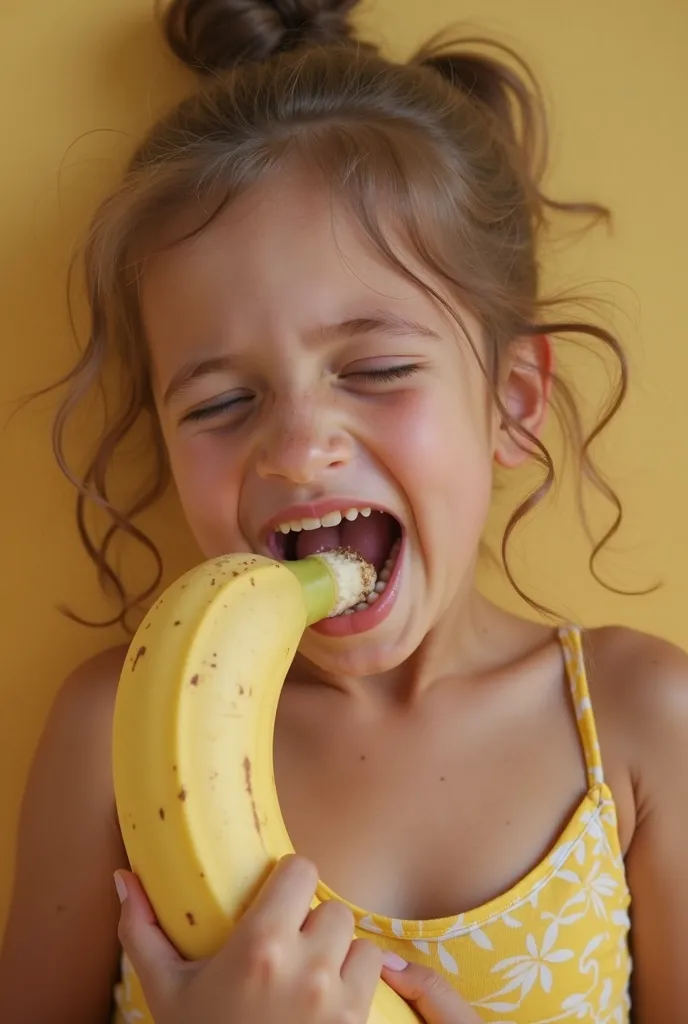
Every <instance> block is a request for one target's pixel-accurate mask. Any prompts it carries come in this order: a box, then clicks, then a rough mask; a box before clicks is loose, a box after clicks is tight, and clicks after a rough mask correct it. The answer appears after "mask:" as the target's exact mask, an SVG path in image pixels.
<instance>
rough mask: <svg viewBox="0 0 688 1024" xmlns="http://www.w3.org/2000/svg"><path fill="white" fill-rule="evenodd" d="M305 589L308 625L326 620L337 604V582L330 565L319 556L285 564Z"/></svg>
mask: <svg viewBox="0 0 688 1024" xmlns="http://www.w3.org/2000/svg"><path fill="white" fill-rule="evenodd" d="M283 564H284V565H285V566H286V568H287V569H289V571H290V572H293V574H294V576H296V578H297V580H298V581H299V583H300V584H301V586H302V587H303V597H304V601H305V602H306V625H307V626H312V625H313V623H314V622H320V620H321V619H326V618H327V616H328V615H329V614H330V612H331V611H332V609H333V608H334V607H335V605H336V604H337V601H338V599H339V593H338V588H337V582H336V579H335V576H334V574H333V572H332V569H331V568H330V566H329V565H328V563H327V562H326V561H325V560H324V559H323V558H319V557H318V556H317V555H312V556H310V557H309V558H300V559H299V560H298V561H297V562H284V563H283Z"/></svg>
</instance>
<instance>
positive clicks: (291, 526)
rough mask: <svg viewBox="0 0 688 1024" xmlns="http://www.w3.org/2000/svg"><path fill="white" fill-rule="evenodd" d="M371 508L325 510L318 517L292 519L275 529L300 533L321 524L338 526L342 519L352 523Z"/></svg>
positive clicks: (366, 514) (368, 513)
mask: <svg viewBox="0 0 688 1024" xmlns="http://www.w3.org/2000/svg"><path fill="white" fill-rule="evenodd" d="M372 511H373V510H372V509H371V508H348V509H346V511H345V512H327V513H326V514H325V515H324V516H321V517H320V519H294V520H292V521H291V522H289V523H280V524H279V526H278V527H277V529H278V530H279V531H280V533H290V532H291V531H292V530H293V531H294V533H300V532H301V530H318V529H320V527H321V526H339V524H340V523H341V521H342V519H348V520H349V522H350V523H353V521H354V519H358V517H359V516H365V517H368V516H369V515H370V514H371V512H372Z"/></svg>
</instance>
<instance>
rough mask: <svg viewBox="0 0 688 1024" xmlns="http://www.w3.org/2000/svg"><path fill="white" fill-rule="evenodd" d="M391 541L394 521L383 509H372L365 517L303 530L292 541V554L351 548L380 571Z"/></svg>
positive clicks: (306, 555) (305, 556)
mask: <svg viewBox="0 0 688 1024" xmlns="http://www.w3.org/2000/svg"><path fill="white" fill-rule="evenodd" d="M393 542H394V520H393V519H392V517H391V516H388V515H387V514H386V513H385V512H373V513H372V514H371V515H370V516H368V518H367V519H366V518H365V517H364V516H359V517H358V519H354V521H353V522H349V520H348V519H345V520H343V522H342V523H341V524H340V525H339V526H321V527H320V528H319V529H317V530H303V531H302V532H301V533H300V534H299V536H298V538H297V541H296V557H297V558H307V557H308V555H317V554H318V553H319V552H320V551H331V550H332V549H333V548H351V550H352V551H357V552H358V553H359V555H362V556H363V558H365V560H366V561H367V562H370V563H371V564H372V565H374V566H375V568H376V570H377V571H378V572H380V570H381V569H382V567H383V565H384V564H385V562H386V560H387V557H388V555H389V551H390V548H391V547H392V544H393Z"/></svg>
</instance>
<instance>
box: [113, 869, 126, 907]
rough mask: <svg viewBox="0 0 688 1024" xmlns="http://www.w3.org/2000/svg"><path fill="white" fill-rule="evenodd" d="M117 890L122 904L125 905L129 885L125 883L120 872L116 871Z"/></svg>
mask: <svg viewBox="0 0 688 1024" xmlns="http://www.w3.org/2000/svg"><path fill="white" fill-rule="evenodd" d="M115 889H116V890H117V895H118V896H119V901H120V903H124V901H125V899H126V898H127V883H126V882H125V881H124V878H123V877H122V875H120V873H119V871H115Z"/></svg>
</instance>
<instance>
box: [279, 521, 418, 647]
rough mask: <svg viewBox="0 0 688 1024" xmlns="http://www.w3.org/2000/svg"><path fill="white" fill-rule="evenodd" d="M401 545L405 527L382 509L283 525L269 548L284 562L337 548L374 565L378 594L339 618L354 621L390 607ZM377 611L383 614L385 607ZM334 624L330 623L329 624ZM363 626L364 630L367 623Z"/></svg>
mask: <svg viewBox="0 0 688 1024" xmlns="http://www.w3.org/2000/svg"><path fill="white" fill-rule="evenodd" d="M401 541H402V528H401V524H400V523H399V521H398V520H397V519H396V518H395V517H394V516H393V515H391V514H390V513H389V512H385V511H383V510H382V509H375V508H370V507H363V508H348V509H342V510H337V511H331V512H327V513H326V514H325V515H323V516H322V517H321V518H305V519H299V520H295V521H292V522H285V523H280V524H279V525H278V526H277V528H276V529H275V530H274V531H273V532H272V533H271V534H270V536H269V539H268V545H269V548H270V552H271V554H272V556H273V557H275V558H278V559H279V560H280V561H294V560H296V559H301V558H307V557H308V556H309V555H316V554H319V553H320V552H322V551H331V550H333V549H334V548H348V549H350V550H351V551H355V552H357V553H358V554H360V555H361V556H362V557H363V558H364V559H365V560H366V561H367V562H370V564H371V565H373V566H374V567H375V570H376V572H377V584H376V586H375V590H374V592H373V593H372V594H369V595H368V599H367V602H366V603H361V604H359V605H356V607H355V608H353V609H350V610H349V611H347V612H344V613H343V614H342V615H340V616H337V619H344V618H349V620H351V619H352V618H358V616H359V614H361V613H364V612H370V611H372V610H373V606H377V605H378V604H379V605H380V606H383V605H386V604H387V603H388V602H387V601H386V600H385V598H391V597H392V595H391V593H390V594H387V591H388V590H389V589H391V588H390V583H391V581H392V579H393V577H394V575H395V568H396V564H397V561H398V555H399V551H400V549H401ZM375 610H376V611H382V607H380V608H379V609H378V608H377V607H376V608H375ZM377 617H378V616H376V618H377ZM334 621H336V620H334V619H329V620H327V622H328V623H329V624H332V623H333V622H334ZM372 624H373V622H372V621H371V623H370V625H372ZM323 625H324V624H323ZM349 625H352V623H351V622H349ZM360 625H361V627H363V622H361V623H360Z"/></svg>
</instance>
